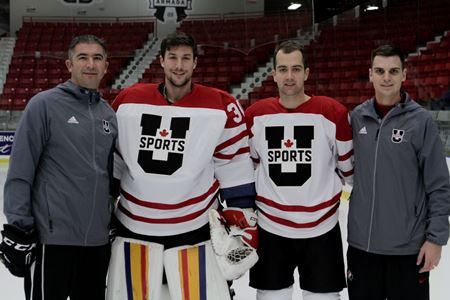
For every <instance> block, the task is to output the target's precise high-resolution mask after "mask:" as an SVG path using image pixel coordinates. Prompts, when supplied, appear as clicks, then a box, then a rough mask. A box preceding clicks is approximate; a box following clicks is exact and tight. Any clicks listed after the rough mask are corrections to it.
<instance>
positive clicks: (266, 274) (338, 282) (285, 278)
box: [250, 223, 345, 293]
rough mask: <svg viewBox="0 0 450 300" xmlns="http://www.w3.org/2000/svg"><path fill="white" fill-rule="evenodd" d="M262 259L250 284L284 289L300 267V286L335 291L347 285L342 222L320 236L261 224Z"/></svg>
mask: <svg viewBox="0 0 450 300" xmlns="http://www.w3.org/2000/svg"><path fill="white" fill-rule="evenodd" d="M258 234H259V248H258V255H259V260H258V262H257V263H256V265H255V266H253V268H251V269H250V286H251V287H253V288H256V289H261V290H280V289H285V288H287V287H289V286H291V285H293V284H294V270H295V268H296V267H298V272H299V275H300V288H301V289H303V290H307V291H310V292H313V293H334V292H339V291H341V290H342V289H343V288H344V287H345V266H344V255H343V250H342V238H341V231H340V228H339V223H338V224H336V226H335V227H334V228H333V229H331V230H330V231H328V232H327V233H324V234H322V235H320V236H316V237H312V238H305V239H291V238H286V237H282V236H278V235H275V234H273V233H270V232H268V231H266V230H264V229H262V228H261V227H259V228H258Z"/></svg>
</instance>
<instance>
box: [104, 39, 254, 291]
mask: <svg viewBox="0 0 450 300" xmlns="http://www.w3.org/2000/svg"><path fill="white" fill-rule="evenodd" d="M160 63H161V66H162V68H163V69H164V73H165V79H164V82H163V83H160V84H136V85H134V86H132V87H130V88H128V89H126V90H124V91H122V92H121V93H120V94H119V95H118V97H117V98H116V99H115V101H114V103H113V108H114V110H115V111H116V113H117V119H118V124H119V125H118V126H119V132H120V134H119V135H120V136H119V141H118V144H117V156H116V157H117V159H116V166H117V168H115V174H114V177H115V178H116V179H118V180H120V200H119V203H118V206H117V210H116V212H115V216H116V218H117V221H118V222H117V234H118V238H117V239H116V241H115V242H114V244H113V250H112V261H111V264H110V275H109V278H108V279H109V282H108V299H125V298H126V297H129V295H130V293H133V294H135V293H138V294H139V295H141V296H142V298H143V299H144V298H145V299H147V298H148V299H165V297H167V289H166V285H165V284H164V286H162V285H161V283H163V282H164V283H165V282H166V281H167V286H168V289H169V292H170V298H171V299H187V298H189V297H190V298H191V299H206V298H205V297H207V298H208V299H229V297H230V295H229V292H228V287H227V284H226V280H225V278H224V277H223V276H222V274H221V272H220V271H218V266H217V262H216V261H215V258H214V255H213V254H212V253H213V252H212V249H211V246H210V244H209V239H210V231H209V226H208V213H209V210H210V209H214V208H217V207H218V204H219V203H218V194H219V193H220V195H221V197H222V198H224V199H225V200H226V202H227V205H228V206H232V207H236V208H238V209H237V210H239V208H243V209H244V208H252V207H253V204H254V195H255V188H254V179H253V177H254V173H253V167H252V162H251V160H250V156H249V147H248V136H247V128H246V124H245V118H244V115H243V112H242V108H241V107H240V106H239V104H238V103H237V102H236V100H235V99H233V98H232V97H231V96H230V95H229V94H228V93H226V92H224V91H221V90H218V89H215V88H210V87H206V86H203V85H200V84H194V83H192V73H193V71H194V69H195V67H196V65H197V46H196V43H195V40H194V39H193V38H192V37H191V36H189V35H187V34H185V33H181V32H177V33H173V34H170V35H169V36H167V37H166V38H165V39H164V40H163V41H162V43H161V52H160ZM241 211H242V210H241ZM163 269H164V271H163ZM163 274H164V276H163ZM146 297H147V298H146ZM127 299H128V298H127ZM139 299H141V298H139Z"/></svg>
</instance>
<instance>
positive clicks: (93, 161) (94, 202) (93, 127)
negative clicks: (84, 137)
mask: <svg viewBox="0 0 450 300" xmlns="http://www.w3.org/2000/svg"><path fill="white" fill-rule="evenodd" d="M92 95H93V94H92V93H89V103H88V111H89V116H90V118H91V122H92V167H93V168H94V170H95V183H94V193H93V195H92V200H93V201H92V210H91V216H90V218H89V224H88V226H87V228H86V234H85V237H84V245H85V246H86V245H87V240H88V236H89V231H90V230H91V226H92V220H93V218H94V213H95V204H96V199H97V175H98V170H97V164H96V157H95V145H96V144H95V143H96V139H95V117H94V114H93V113H92Z"/></svg>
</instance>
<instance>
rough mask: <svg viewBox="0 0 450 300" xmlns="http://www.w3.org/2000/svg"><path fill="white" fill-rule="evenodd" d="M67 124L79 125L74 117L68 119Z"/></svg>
mask: <svg viewBox="0 0 450 300" xmlns="http://www.w3.org/2000/svg"><path fill="white" fill-rule="evenodd" d="M67 123H69V124H79V122H78V120H77V119H76V118H75V116H72V117H70V119H69V120H67Z"/></svg>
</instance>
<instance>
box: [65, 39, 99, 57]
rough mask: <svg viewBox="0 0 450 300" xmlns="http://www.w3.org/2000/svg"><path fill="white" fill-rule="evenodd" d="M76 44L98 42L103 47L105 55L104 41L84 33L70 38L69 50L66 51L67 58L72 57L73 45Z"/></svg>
mask: <svg viewBox="0 0 450 300" xmlns="http://www.w3.org/2000/svg"><path fill="white" fill-rule="evenodd" d="M78 44H98V45H100V46H101V47H102V48H103V51H104V52H105V55H107V51H106V43H105V40H104V39H101V38H99V37H97V36H95V35H92V34H85V35H79V36H76V37H74V38H73V39H72V41H71V42H70V45H69V50H68V51H67V56H68V57H69V59H71V58H72V56H73V54H74V50H75V47H76V46H77V45H78Z"/></svg>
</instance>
